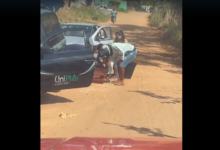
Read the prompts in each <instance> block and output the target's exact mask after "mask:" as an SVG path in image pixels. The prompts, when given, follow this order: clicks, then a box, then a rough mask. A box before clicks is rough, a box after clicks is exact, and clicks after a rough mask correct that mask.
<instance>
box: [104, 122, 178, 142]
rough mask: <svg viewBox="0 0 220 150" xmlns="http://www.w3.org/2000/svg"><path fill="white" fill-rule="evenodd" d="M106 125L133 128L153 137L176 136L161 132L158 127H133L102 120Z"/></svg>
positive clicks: (126, 128)
mask: <svg viewBox="0 0 220 150" xmlns="http://www.w3.org/2000/svg"><path fill="white" fill-rule="evenodd" d="M102 123H104V124H106V125H115V126H119V127H122V128H125V130H133V131H136V132H138V133H140V134H147V135H148V136H153V137H168V138H177V137H173V136H169V135H166V134H163V133H162V131H161V130H160V129H157V128H156V129H155V131H153V130H151V129H148V128H144V127H140V128H138V127H134V126H125V125H120V124H113V123H107V122H102Z"/></svg>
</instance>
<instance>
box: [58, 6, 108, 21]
mask: <svg viewBox="0 0 220 150" xmlns="http://www.w3.org/2000/svg"><path fill="white" fill-rule="evenodd" d="M57 16H58V18H59V21H60V22H61V23H69V22H85V23H92V22H96V21H99V22H106V21H108V20H109V19H110V15H105V14H102V13H99V12H97V11H96V10H95V9H93V8H76V7H72V8H70V9H69V8H65V7H64V8H60V9H59V10H58V12H57Z"/></svg>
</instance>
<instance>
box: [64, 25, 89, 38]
mask: <svg viewBox="0 0 220 150" xmlns="http://www.w3.org/2000/svg"><path fill="white" fill-rule="evenodd" d="M61 27H62V28H63V29H64V28H75V29H77V28H80V29H82V28H83V29H85V34H86V37H90V36H91V30H92V27H91V26H83V25H61ZM74 32H75V31H74ZM65 34H67V33H65Z"/></svg>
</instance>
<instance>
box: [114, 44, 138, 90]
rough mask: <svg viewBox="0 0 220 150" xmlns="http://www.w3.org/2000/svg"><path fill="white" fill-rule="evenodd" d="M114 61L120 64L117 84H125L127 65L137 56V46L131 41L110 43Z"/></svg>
mask: <svg viewBox="0 0 220 150" xmlns="http://www.w3.org/2000/svg"><path fill="white" fill-rule="evenodd" d="M110 47H111V50H112V53H113V55H112V57H113V58H114V63H116V64H117V65H118V73H119V79H118V80H117V81H115V82H114V84H115V85H120V86H122V85H124V75H125V67H126V66H127V65H128V64H129V63H130V62H131V61H132V60H133V59H134V58H135V57H136V55H137V50H136V48H135V47H134V46H133V45H131V44H129V43H113V44H111V45H110Z"/></svg>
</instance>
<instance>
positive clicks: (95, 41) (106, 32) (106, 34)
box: [89, 26, 113, 46]
mask: <svg viewBox="0 0 220 150" xmlns="http://www.w3.org/2000/svg"><path fill="white" fill-rule="evenodd" d="M101 30H102V31H101ZM101 33H103V34H101ZM100 36H102V37H103V38H102V39H100V38H98V37H100ZM89 42H90V44H91V45H92V46H97V45H99V44H112V43H113V37H112V28H111V26H101V27H99V28H98V29H97V30H96V32H95V33H94V34H93V35H92V36H91V37H90V38H89Z"/></svg>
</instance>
